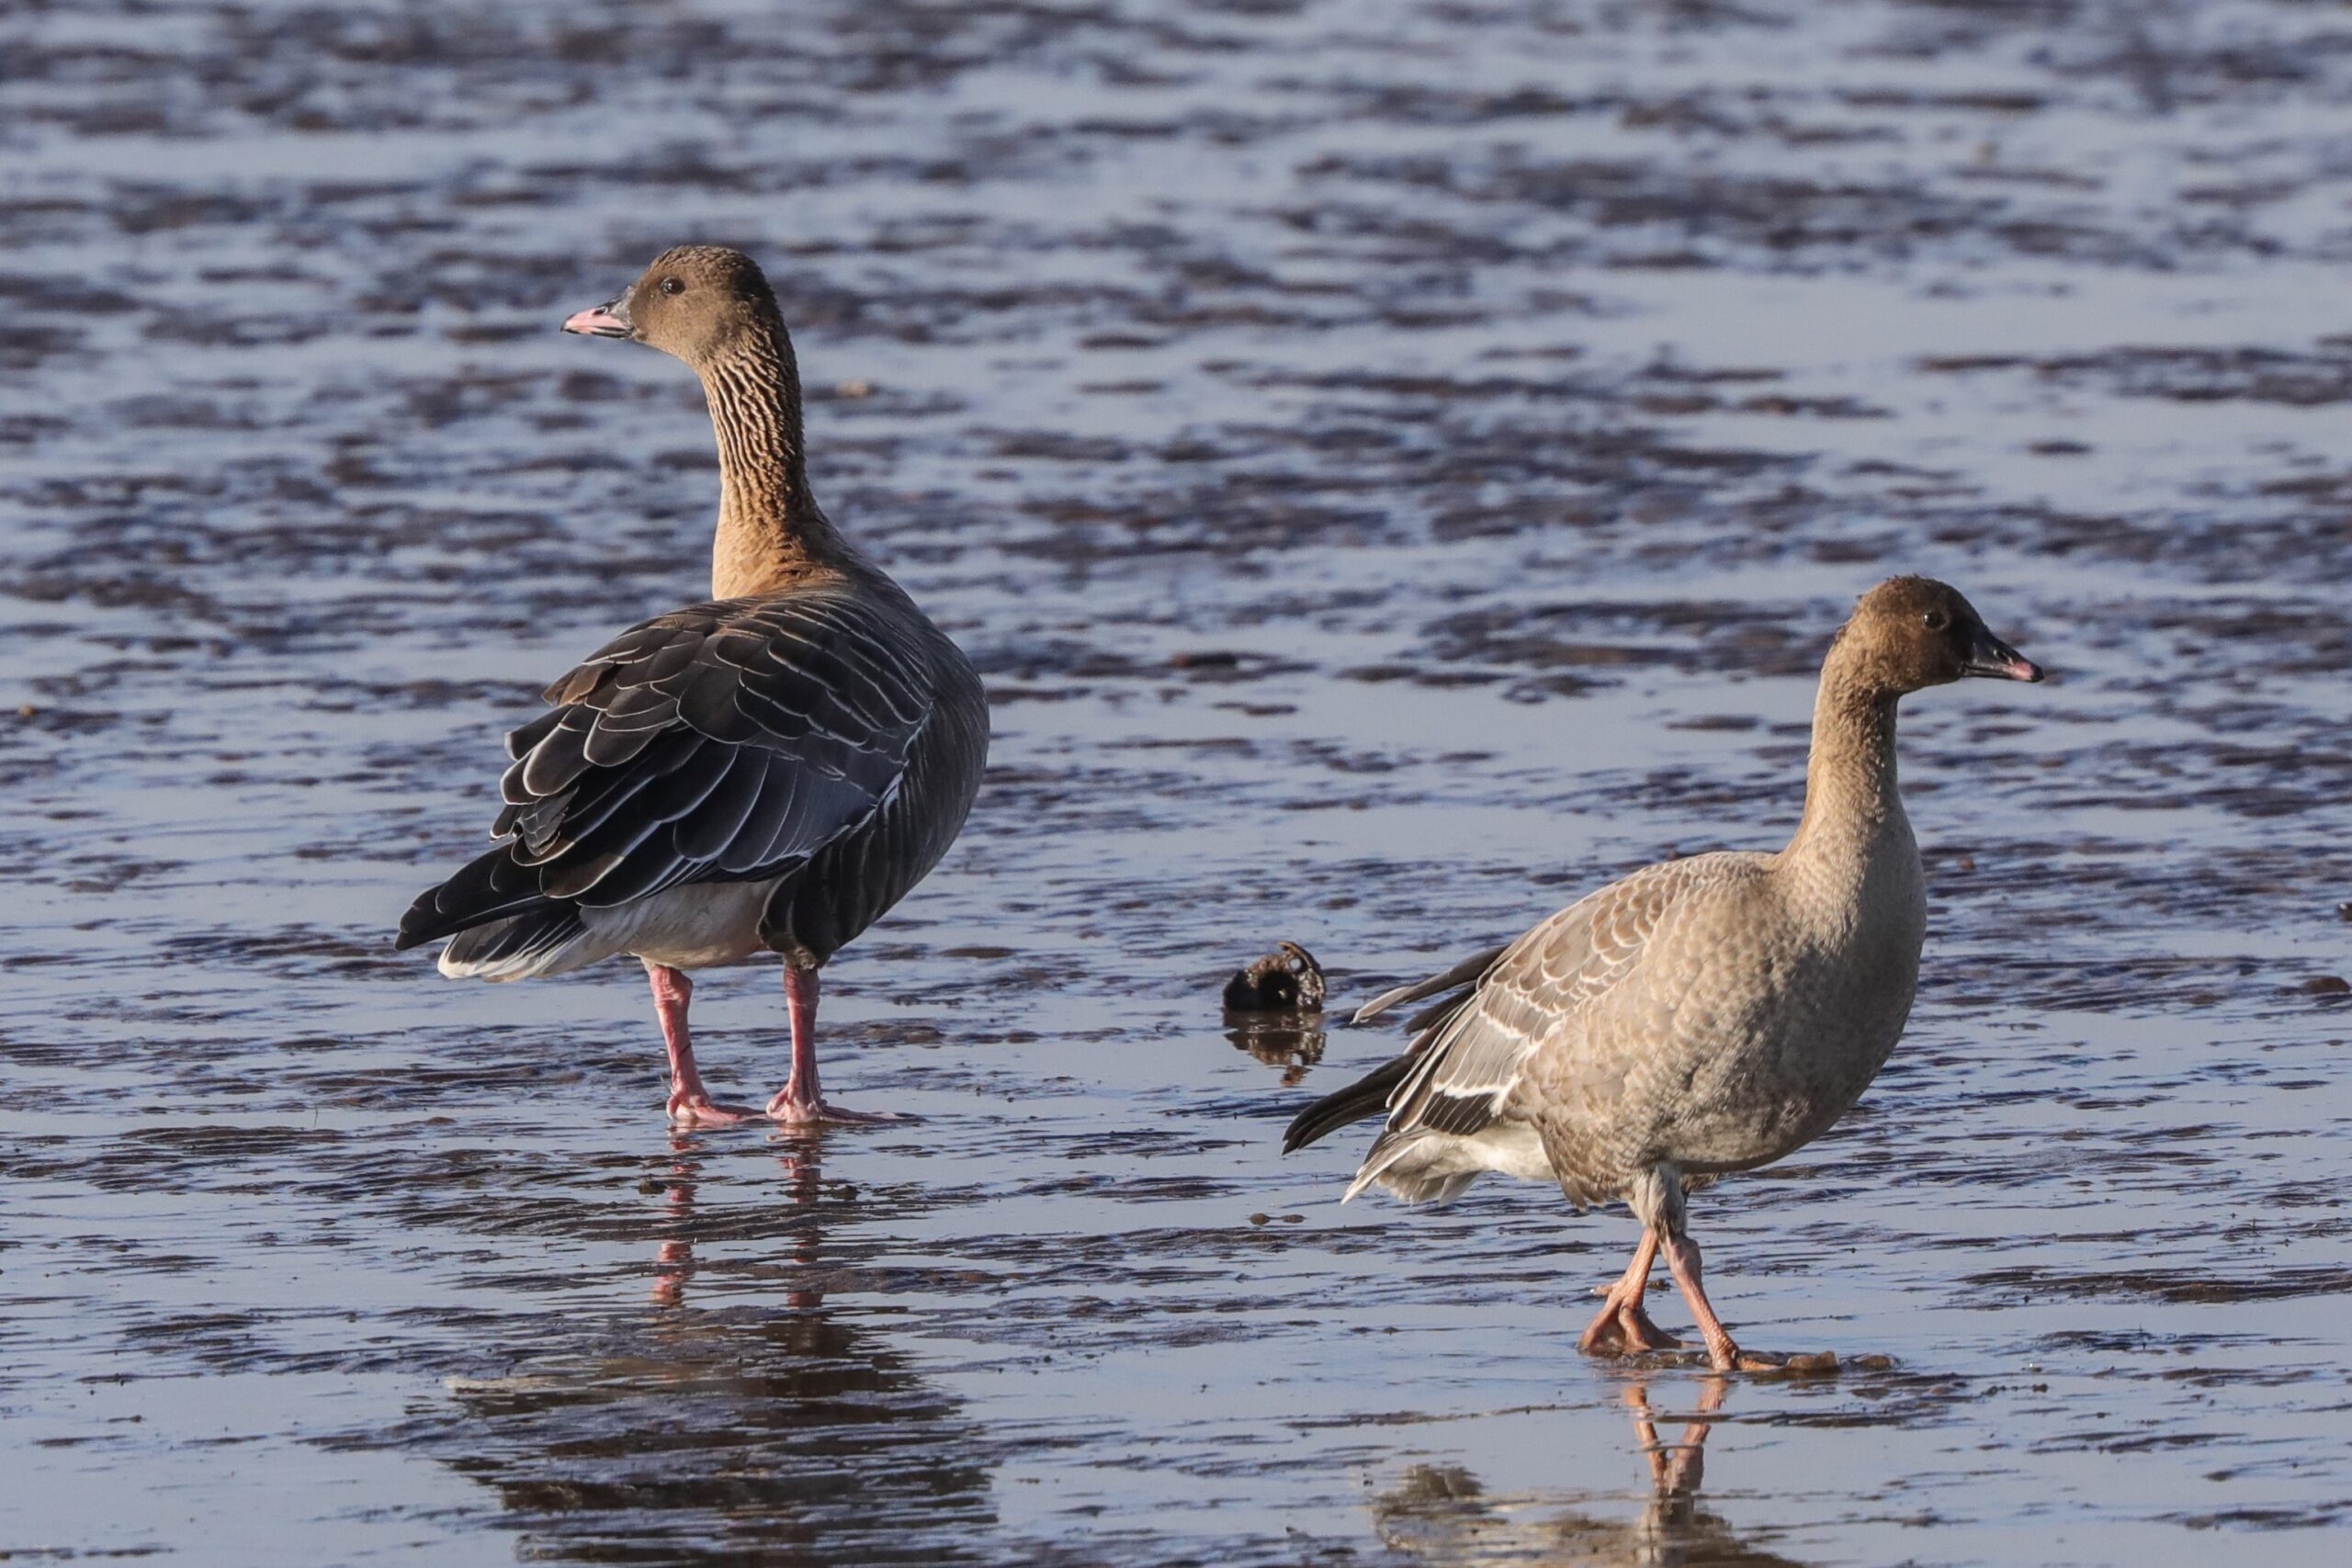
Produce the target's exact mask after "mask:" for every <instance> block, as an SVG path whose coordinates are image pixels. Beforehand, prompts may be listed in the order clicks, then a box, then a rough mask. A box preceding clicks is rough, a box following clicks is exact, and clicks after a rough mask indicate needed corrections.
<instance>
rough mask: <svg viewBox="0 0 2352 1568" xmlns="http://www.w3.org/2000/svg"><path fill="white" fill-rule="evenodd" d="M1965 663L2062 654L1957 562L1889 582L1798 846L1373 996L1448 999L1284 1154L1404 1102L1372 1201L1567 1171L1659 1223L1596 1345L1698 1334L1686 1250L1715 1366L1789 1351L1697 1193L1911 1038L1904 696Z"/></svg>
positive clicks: (1611, 1302) (1795, 1141)
mask: <svg viewBox="0 0 2352 1568" xmlns="http://www.w3.org/2000/svg"><path fill="white" fill-rule="evenodd" d="M1968 675H1981V676H1990V677H1993V678H1995V679H1998V680H2007V681H2039V680H2041V670H2040V669H2039V668H2037V667H2036V666H2035V665H2033V664H2032V663H2031V662H2030V661H2029V660H2026V659H2024V658H2022V657H2021V656H2019V655H2018V653H2017V652H2016V651H2015V650H2013V649H2010V648H2009V647H2008V645H2007V644H2006V643H2004V642H2002V641H2001V640H2000V639H1999V638H1997V637H1995V636H1994V635H1993V634H1992V633H1991V632H1989V631H1987V630H1986V629H1985V623H1984V622H1983V621H1982V620H1981V619H1980V618H1978V616H1977V614H1976V612H1975V610H1974V609H1973V608H1972V607H1970V605H1969V603H1968V601H1967V600H1966V599H1964V598H1962V597H1961V595H1960V594H1959V593H1958V592H1955V591H1954V590H1953V589H1951V588H1949V587H1947V586H1946V585H1944V584H1943V583H1940V582H1936V581H1930V580H1928V579H1927V578H1921V577H1898V578H1895V579H1893V580H1892V581H1887V582H1883V583H1881V584H1879V586H1878V587H1876V588H1874V589H1872V590H1871V592H1869V593H1867V594H1865V595H1864V596H1863V598H1862V600H1861V603H1860V605H1858V606H1857V607H1856V609H1855V611H1854V614H1853V616H1852V618H1850V619H1849V621H1848V622H1847V623H1846V625H1845V626H1843V627H1842V628H1840V630H1839V631H1838V636H1837V637H1836V638H1835V640H1833V641H1832V642H1831V644H1830V648H1829V654H1828V658H1827V659H1826V660H1825V661H1824V663H1823V665H1822V670H1821V686H1820V691H1819V694H1818V695H1817V697H1816V699H1815V706H1814V716H1813V749H1812V757H1811V760H1810V761H1809V762H1808V763H1807V765H1806V769H1805V801H1804V819H1803V820H1802V821H1801V822H1800V823H1799V824H1798V826H1797V830H1796V836H1795V837H1794V838H1792V840H1790V841H1789V845H1788V847H1787V848H1786V849H1783V850H1781V851H1780V852H1778V853H1776V854H1761V853H1756V852H1735V851H1726V852H1716V853H1713V854H1702V855H1693V856H1691V858H1689V859H1687V860H1675V861H1668V862H1666V863H1662V864H1658V865H1653V866H1649V867H1646V868H1645V869H1643V870H1641V871H1637V872H1635V873H1634V874H1633V875H1631V876H1629V877H1626V878H1625V879H1624V880H1623V881H1622V882H1618V883H1614V884H1612V885H1611V886H1607V887H1604V888H1602V889H1601V890H1600V891H1599V892H1597V893H1594V894H1591V895H1589V897H1585V898H1582V899H1579V900H1578V901H1577V902H1576V903H1574V904H1571V905H1569V906H1568V907H1567V908H1565V909H1563V910H1561V911H1560V912H1559V913H1558V914H1556V915H1554V916H1553V917H1552V918H1551V919H1548V920H1545V921H1544V922H1543V923H1542V924H1541V925H1539V926H1537V927H1535V929H1534V930H1532V931H1529V932H1528V933H1527V934H1526V935H1524V936H1522V937H1521V938H1520V939H1519V940H1518V941H1517V942H1511V943H1510V944H1509V945H1507V946H1505V947H1500V948H1497V949H1494V950H1493V951H1490V952H1487V953H1479V954H1477V955H1476V956H1475V957H1473V958H1471V959H1469V960H1468V961H1467V962H1465V963H1463V964H1457V965H1456V966H1454V967H1453V968H1452V969H1449V970H1447V971H1446V972H1445V973H1444V974H1442V975H1440V976H1436V977H1435V978H1433V979H1430V980H1425V981H1423V982H1421V983H1420V984H1419V985H1414V986H1407V987H1401V988H1399V989H1397V990H1395V991H1391V992H1389V993H1388V994H1386V995H1385V996H1382V997H1379V998H1375V999H1374V1000H1373V1001H1372V1002H1370V1003H1369V1004H1367V1005H1366V1006H1365V1007H1364V1008H1363V1010H1362V1011H1360V1012H1358V1013H1357V1014H1356V1017H1357V1018H1358V1020H1360V1021H1361V1020H1363V1019H1368V1018H1374V1017H1376V1016H1378V1015H1379V1014H1381V1013H1384V1012H1386V1011H1387V1010H1390V1009H1391V1008H1395V1007H1398V1006H1402V1005H1405V1004H1408V1003H1413V1002H1420V1001H1426V1000H1428V999H1429V998H1433V997H1437V998H1443V999H1442V1000H1440V1001H1438V1002H1437V1004H1436V1005H1435V1006H1433V1007H1431V1008H1430V1009H1429V1010H1427V1011H1425V1012H1423V1013H1421V1014H1420V1015H1419V1016H1418V1017H1416V1018H1414V1019H1413V1020H1412V1021H1411V1023H1410V1024H1409V1025H1408V1028H1410V1029H1411V1030H1412V1031H1413V1033H1414V1038H1413V1042H1412V1046H1411V1048H1410V1049H1409V1050H1408V1052H1407V1053H1406V1055H1403V1056H1400V1057H1398V1058H1397V1060H1396V1061H1393V1062H1391V1063H1389V1064H1388V1065H1387V1066H1384V1067H1381V1068H1380V1069H1379V1070H1378V1071H1376V1072H1374V1073H1373V1074H1372V1075H1371V1076H1370V1077H1365V1078H1364V1079H1363V1080H1362V1081H1361V1082H1358V1083H1355V1084H1351V1085H1350V1086H1349V1087H1348V1088H1346V1089H1340V1091H1339V1092H1338V1093H1336V1094H1333V1095H1330V1096H1329V1097H1327V1098H1326V1099H1323V1100H1318V1101H1317V1102H1316V1103H1315V1104H1314V1105H1311V1106H1309V1107H1308V1108H1307V1109H1306V1111H1304V1112H1303V1113H1301V1114H1300V1116H1299V1117H1298V1118H1297V1120H1295V1122H1292V1123H1291V1125H1290V1130H1289V1133H1288V1134H1287V1135H1286V1137H1285V1138H1284V1140H1283V1151H1284V1152H1285V1153H1287V1152H1289V1151H1290V1150H1293V1149H1296V1148H1300V1147H1302V1146H1304V1145H1307V1144H1311V1143H1313V1142H1315V1141H1316V1140H1317V1139H1318V1138H1320V1137H1322V1136H1324V1135H1325V1134H1328V1133H1330V1132H1332V1131H1333V1130H1335V1129H1337V1128H1340V1127H1342V1126H1345V1125H1347V1124H1349V1123H1350V1122H1356V1121H1360V1120H1363V1119H1364V1118H1366V1117H1370V1116H1374V1115H1378V1114H1380V1113H1381V1112H1382V1111H1385V1112H1386V1113H1387V1118H1388V1121H1387V1125H1386V1127H1385V1128H1384V1129H1383V1130H1382V1132H1381V1134H1380V1136H1379V1137H1378V1138H1377V1139H1375V1140H1374V1143H1373V1145H1372V1149H1371V1151H1370V1153H1369V1154H1367V1155H1366V1156H1365V1158H1364V1161H1363V1167H1362V1168H1361V1169H1359V1170H1358V1171H1357V1172H1356V1177H1355V1180H1354V1181H1353V1183H1352V1184H1351V1185H1350V1187H1349V1188H1348V1191H1347V1196H1348V1197H1349V1198H1352V1197H1354V1196H1355V1195H1356V1194H1357V1193H1358V1192H1361V1191H1362V1190H1363V1189H1364V1188H1365V1187H1366V1186H1367V1185H1370V1184H1372V1183H1374V1182H1377V1183H1378V1184H1379V1185H1381V1186H1383V1187H1385V1188H1387V1189H1388V1190H1390V1191H1392V1192H1395V1193H1397V1195H1398V1196H1400V1197H1402V1198H1403V1199H1405V1200H1406V1201H1408V1202H1411V1201H1419V1200H1421V1199H1425V1198H1433V1199H1445V1198H1450V1197H1452V1196H1453V1194H1454V1193H1456V1192H1459V1191H1460V1190H1462V1189H1463V1188H1464V1187H1465V1186H1467V1185H1468V1184H1469V1183H1470V1182H1472V1181H1473V1180H1475V1179H1476V1178H1477V1177H1478V1176H1479V1175H1480V1174H1481V1173H1483V1172H1486V1171H1489V1170H1494V1171H1500V1172H1503V1173H1505V1174H1507V1175H1510V1176H1516V1177H1521V1178H1523V1179H1530V1180H1543V1181H1556V1182H1558V1183H1559V1185H1560V1188H1561V1190H1563V1191H1564V1192H1565V1193H1566V1195H1567V1199H1568V1201H1569V1202H1570V1203H1572V1204H1574V1205H1576V1206H1577V1208H1578V1209H1582V1208H1584V1207H1586V1206H1587V1205H1589V1204H1595V1203H1601V1202H1606V1201H1610V1200H1611V1199H1623V1201H1625V1202H1626V1203H1627V1205H1628V1206H1630V1207H1631V1208H1632V1210H1633V1212H1634V1217H1635V1218H1636V1219H1638V1220H1640V1221H1641V1223H1642V1238H1641V1243H1640V1245H1639V1246H1638V1247H1635V1249H1634V1258H1633V1262H1632V1264H1631V1265H1630V1266H1629V1267H1628V1268H1627V1269H1626V1270H1625V1272H1624V1275H1623V1278H1621V1279H1619V1280H1617V1281H1616V1283H1615V1284H1614V1285H1612V1286H1611V1288H1610V1289H1609V1291H1608V1292H1607V1295H1606V1300H1605V1301H1604V1302H1603V1303H1602V1306H1601V1309H1600V1315H1599V1316H1597V1317H1595V1318H1594V1319H1593V1321H1592V1324H1591V1325H1590V1326H1589V1328H1587V1329H1586V1330H1585V1333H1584V1336H1583V1338H1582V1340H1581V1341H1580V1345H1581V1348H1584V1349H1586V1350H1588V1351H1616V1352H1633V1351H1639V1350H1647V1349H1658V1348H1666V1347H1668V1346H1672V1345H1674V1344H1677V1343H1679V1341H1677V1340H1675V1339H1673V1338H1672V1337H1669V1336H1668V1335H1667V1334H1665V1333H1664V1332H1663V1331H1661V1330H1660V1329H1659V1328H1658V1327H1657V1325H1656V1324H1654V1323H1652V1322H1651V1321H1650V1318H1649V1314H1648V1313H1647V1312H1646V1311H1645V1310H1644V1308H1643V1304H1642V1299H1643V1293H1644V1292H1645V1291H1646V1290H1647V1288H1648V1283H1649V1274H1650V1268H1651V1265H1652V1263H1653V1262H1654V1261H1655V1260H1656V1258H1657V1255H1658V1253H1659V1252H1660V1251H1661V1250H1663V1251H1664V1252H1665V1254H1666V1258H1667V1263H1668V1267H1669V1268H1670V1269H1672V1271H1673V1274H1674V1280H1675V1282H1676V1284H1678V1285H1679V1286H1680V1287H1681V1290H1682V1294H1683V1296H1684V1298H1685V1300H1687V1301H1688V1302H1689V1303H1690V1306H1691V1314H1692V1315H1693V1316H1694V1317H1695V1318H1696V1319H1697V1320H1698V1325H1699V1329H1700V1332H1701V1334H1702V1335H1703V1336H1704V1337H1705V1339H1706V1342H1707V1353H1708V1357H1709V1359H1710V1360H1711V1361H1712V1362H1713V1364H1714V1366H1715V1367H1717V1368H1718V1369H1721V1370H1724V1371H1730V1370H1732V1369H1734V1368H1736V1367H1741V1366H1749V1367H1753V1366H1757V1365H1766V1364H1770V1362H1769V1361H1767V1360H1766V1359H1763V1358H1757V1357H1746V1358H1743V1356H1742V1354H1741V1352H1740V1349H1739V1347H1738V1346H1737V1345H1736V1344H1735V1343H1734V1342H1733V1340H1732V1337H1731V1335H1730V1334H1729V1333H1728V1332H1727V1331H1726V1330H1725V1329H1724V1325H1723V1323H1722V1320H1721V1319H1719V1318H1718V1317H1717V1316H1716V1315H1715V1311H1714V1308H1713V1306H1712V1305H1710V1304H1709V1303H1708V1301H1707V1295H1706V1292H1705V1290H1704V1289H1703V1287H1702V1284H1701V1280H1700V1272H1699V1262H1700V1260H1699V1248H1698V1246H1697V1244H1696V1243H1694V1242H1693V1241H1691V1238H1690V1235H1689V1234H1688V1232H1687V1230H1686V1228H1685V1209H1684V1202H1683V1199H1684V1194H1685V1193H1687V1192H1689V1191H1690V1190H1692V1189H1694V1188H1697V1187H1700V1186H1702V1185H1704V1184H1706V1183H1707V1182H1710V1181H1713V1180H1714V1179H1716V1178H1718V1177H1720V1176H1723V1175H1724V1174H1726V1173H1728V1172H1731V1171H1736V1170H1752V1169H1755V1168H1757V1167H1758V1166H1764V1165H1769V1164H1770V1163H1771V1162H1772V1161H1774V1160H1777V1159H1780V1158H1781V1157H1783V1156H1786V1155H1788V1154H1790V1153H1792V1151H1794V1150H1796V1149H1798V1148H1801V1147H1803V1146H1804V1145H1806V1144H1808V1143H1810V1142H1812V1141H1813V1140H1814V1139H1815V1138H1817V1137H1819V1136H1820V1135H1821V1134H1823V1133H1825V1132H1826V1131H1828V1129H1829V1128H1830V1126H1831V1125H1832V1124H1834V1123H1835V1122H1837V1120H1838V1118H1839V1117H1840V1116H1842V1115H1844V1114H1845V1113H1846V1111H1847V1110H1848V1109H1849V1107H1850V1106H1852V1105H1853V1103H1854V1101H1855V1100H1857V1099H1859V1098H1860V1095H1861V1093H1862V1090H1863V1089H1865V1088H1867V1087H1868V1086H1869V1084H1870V1081H1871V1078H1872V1077H1876V1076H1877V1074H1878V1070H1879V1068H1880V1067H1881V1066H1883V1065H1884V1063H1885V1061H1886V1058H1887V1055H1888V1053H1889V1052H1891V1051H1892V1050H1893V1049H1894V1043H1895V1041H1896V1039H1897V1038H1898V1037H1899V1036H1900V1035H1901V1034H1902V1032H1903V1026H1904V1023H1905V1021H1906V1020H1907V1019H1908V1018H1909V1017H1910V1013H1911V1000H1912V997H1913V995H1914V993H1915V991H1916V990H1917V984H1918V977H1919V948H1920V942H1921V939H1922V937H1923V935H1924V933H1925V931H1926V926H1927V894H1926V885H1925V879H1924V877H1923V875H1922V874H1921V871H1920V866H1919V849H1918V845H1917V841H1916V840H1913V838H1912V836H1911V824H1910V822H1909V821H1908V820H1907V819H1906V818H1905V816H1904V814H1903V797H1902V795H1901V793H1900V792H1899V791H1898V790H1897V788H1896V786H1895V769H1894V709H1895V704H1896V702H1897V701H1898V700H1899V699H1900V698H1902V697H1903V696H1905V694H1908V693H1912V692H1916V691H1919V690H1921V689H1922V688H1924V687H1928V686H1939V685H1943V684H1945V683H1946V682H1951V681H1956V680H1959V679H1960V678H1962V676H1968ZM1448 993H1452V994H1450V995H1449V994H1448ZM1343 1201H1344V1200H1343Z"/></svg>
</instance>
